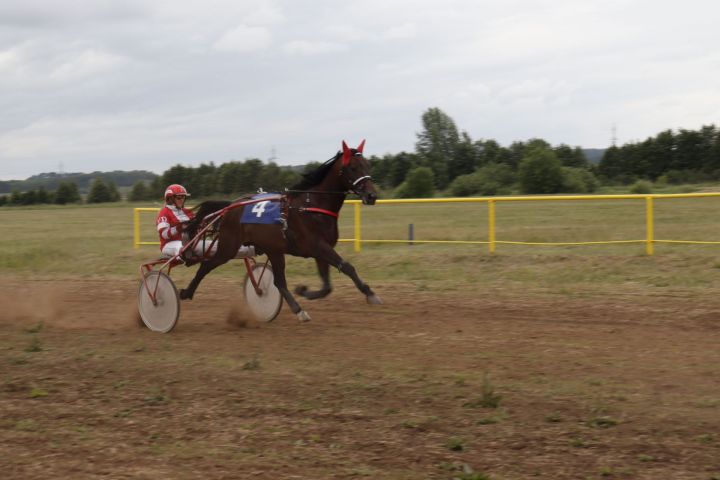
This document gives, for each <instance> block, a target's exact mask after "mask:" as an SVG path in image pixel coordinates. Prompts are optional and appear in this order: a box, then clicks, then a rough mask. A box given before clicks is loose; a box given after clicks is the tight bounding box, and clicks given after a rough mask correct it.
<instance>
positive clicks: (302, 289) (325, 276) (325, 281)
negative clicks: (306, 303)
mask: <svg viewBox="0 0 720 480" xmlns="http://www.w3.org/2000/svg"><path fill="white" fill-rule="evenodd" d="M315 263H316V264H317V269H318V273H319V274H320V278H321V279H322V287H321V288H320V290H308V288H307V287H306V286H305V285H300V286H298V287H297V288H296V289H295V293H297V294H298V295H302V296H303V297H305V298H307V299H309V300H316V299H318V298H324V297H327V296H328V295H329V294H330V292H332V287H331V286H330V265H328V263H327V262H326V261H325V260H321V259H319V258H316V259H315Z"/></svg>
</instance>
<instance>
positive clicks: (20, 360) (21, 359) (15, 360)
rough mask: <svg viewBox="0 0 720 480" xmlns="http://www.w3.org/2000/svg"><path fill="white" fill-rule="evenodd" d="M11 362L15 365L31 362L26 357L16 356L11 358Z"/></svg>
mask: <svg viewBox="0 0 720 480" xmlns="http://www.w3.org/2000/svg"><path fill="white" fill-rule="evenodd" d="M10 363H12V364H13V365H25V364H27V363H29V360H28V359H27V358H25V357H15V358H13V359H12V360H10Z"/></svg>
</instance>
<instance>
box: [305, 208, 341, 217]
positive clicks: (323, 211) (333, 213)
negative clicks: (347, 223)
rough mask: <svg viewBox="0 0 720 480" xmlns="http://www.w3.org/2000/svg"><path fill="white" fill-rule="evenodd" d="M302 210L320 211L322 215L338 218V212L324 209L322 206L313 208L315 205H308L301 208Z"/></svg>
mask: <svg viewBox="0 0 720 480" xmlns="http://www.w3.org/2000/svg"><path fill="white" fill-rule="evenodd" d="M303 211H304V212H315V213H322V214H324V215H330V216H331V217H335V218H338V214H337V213H335V212H331V211H330V210H325V209H324V208H315V207H308V208H303Z"/></svg>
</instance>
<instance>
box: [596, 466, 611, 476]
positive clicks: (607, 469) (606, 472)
mask: <svg viewBox="0 0 720 480" xmlns="http://www.w3.org/2000/svg"><path fill="white" fill-rule="evenodd" d="M598 473H599V474H600V476H601V477H612V476H614V475H615V470H614V469H613V468H612V467H600V471H599V472H598Z"/></svg>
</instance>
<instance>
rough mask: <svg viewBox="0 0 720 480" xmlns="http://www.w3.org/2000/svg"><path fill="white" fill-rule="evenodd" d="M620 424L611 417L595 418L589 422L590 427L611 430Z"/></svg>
mask: <svg viewBox="0 0 720 480" xmlns="http://www.w3.org/2000/svg"><path fill="white" fill-rule="evenodd" d="M619 423H620V422H619V421H618V420H615V419H614V418H610V417H595V418H593V419H592V420H590V421H589V422H588V426H590V427H593V428H610V427H615V426H617V425H618V424H619Z"/></svg>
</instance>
